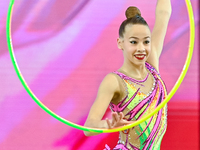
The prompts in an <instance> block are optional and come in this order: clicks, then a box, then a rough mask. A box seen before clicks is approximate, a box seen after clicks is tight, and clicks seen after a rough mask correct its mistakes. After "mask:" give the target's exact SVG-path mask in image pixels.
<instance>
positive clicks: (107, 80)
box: [100, 73, 120, 89]
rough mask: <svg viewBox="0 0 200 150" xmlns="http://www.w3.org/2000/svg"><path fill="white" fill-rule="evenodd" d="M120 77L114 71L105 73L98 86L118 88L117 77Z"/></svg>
mask: <svg viewBox="0 0 200 150" xmlns="http://www.w3.org/2000/svg"><path fill="white" fill-rule="evenodd" d="M119 78H120V77H119V76H118V75H116V74H115V73H109V74H107V75H106V76H105V77H104V79H103V81H102V82H101V85H100V86H104V87H108V88H113V89H115V88H118V87H119V80H120V79H119Z"/></svg>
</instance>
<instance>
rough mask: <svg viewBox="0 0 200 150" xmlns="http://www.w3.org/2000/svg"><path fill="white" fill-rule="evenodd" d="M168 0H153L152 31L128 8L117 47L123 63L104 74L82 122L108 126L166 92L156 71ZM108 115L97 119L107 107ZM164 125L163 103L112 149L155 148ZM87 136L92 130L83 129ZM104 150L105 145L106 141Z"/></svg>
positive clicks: (136, 114)
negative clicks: (105, 117)
mask: <svg viewBox="0 0 200 150" xmlns="http://www.w3.org/2000/svg"><path fill="white" fill-rule="evenodd" d="M171 11H172V9H171V2H170V0H157V5H156V20H155V25H154V28H153V31H152V32H151V31H150V28H149V26H148V24H147V22H146V21H145V20H144V18H143V17H142V16H141V12H140V10H139V9H138V8H137V7H133V6H131V7H129V8H128V9H127V10H126V12H125V14H126V18H127V19H126V20H124V21H123V22H122V24H121V26H120V28H119V38H118V39H117V45H118V48H119V49H121V50H122V53H123V56H124V62H123V64H122V66H121V68H119V69H118V70H117V71H114V72H112V73H109V74H108V75H106V76H105V78H104V79H103V81H102V82H101V84H100V87H99V90H98V93H97V97H96V99H95V101H94V103H93V105H92V107H91V109H90V112H89V115H88V117H87V120H86V122H85V125H84V126H86V127H92V128H104V129H113V128H116V127H120V126H124V125H127V124H130V123H132V122H134V121H136V120H138V119H140V118H142V117H143V116H145V115H147V114H148V113H150V112H152V110H154V109H155V108H156V107H157V106H158V105H159V104H160V103H161V102H162V101H163V100H164V99H165V97H166V95H167V92H166V87H165V85H164V82H163V81H162V79H161V77H160V74H159V57H160V55H161V52H162V49H163V43H164V38H165V35H166V32H167V26H168V22H169V19H170V16H171ZM108 107H110V109H111V110H112V118H111V119H105V120H104V119H102V118H103V116H104V114H105V112H106V110H107V108H108ZM166 127H167V106H164V107H163V108H162V109H161V110H160V111H159V112H157V113H156V114H155V115H153V116H152V117H150V118H149V119H147V120H146V121H144V122H143V123H141V124H139V125H137V126H135V127H133V128H131V129H127V130H124V131H120V133H119V141H118V143H116V146H115V148H114V149H113V150H159V149H160V145H161V141H162V138H163V136H164V134H165V131H166ZM84 134H85V135H86V136H92V135H97V134H98V133H95V132H87V131H84ZM105 150H110V147H109V146H108V145H106V147H105Z"/></svg>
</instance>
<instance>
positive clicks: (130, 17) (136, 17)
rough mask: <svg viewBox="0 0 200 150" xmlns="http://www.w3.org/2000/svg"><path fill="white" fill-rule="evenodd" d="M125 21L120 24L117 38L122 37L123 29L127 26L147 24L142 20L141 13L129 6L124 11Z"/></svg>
mask: <svg viewBox="0 0 200 150" xmlns="http://www.w3.org/2000/svg"><path fill="white" fill-rule="evenodd" d="M125 15H126V18H127V19H126V20H124V21H123V22H122V24H121V25H120V28H119V37H124V32H125V27H126V26H127V25H128V24H132V25H134V24H141V25H146V26H148V24H147V22H146V21H145V20H144V18H143V17H142V16H141V12H140V10H139V9H138V8H137V7H134V6H130V7H128V8H127V10H126V13H125Z"/></svg>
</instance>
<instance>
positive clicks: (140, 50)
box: [137, 44, 145, 52]
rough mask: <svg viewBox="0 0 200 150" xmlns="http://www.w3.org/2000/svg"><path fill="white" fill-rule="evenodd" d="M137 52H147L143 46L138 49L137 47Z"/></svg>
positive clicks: (140, 45)
mask: <svg viewBox="0 0 200 150" xmlns="http://www.w3.org/2000/svg"><path fill="white" fill-rule="evenodd" d="M137 51H139V52H144V51H145V47H144V45H143V44H139V45H138V47H137Z"/></svg>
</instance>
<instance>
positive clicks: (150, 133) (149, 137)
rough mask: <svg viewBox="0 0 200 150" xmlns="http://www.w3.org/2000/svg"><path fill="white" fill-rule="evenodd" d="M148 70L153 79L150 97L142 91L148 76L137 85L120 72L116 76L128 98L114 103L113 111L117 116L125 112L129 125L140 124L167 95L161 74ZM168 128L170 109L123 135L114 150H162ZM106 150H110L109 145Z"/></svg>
mask: <svg viewBox="0 0 200 150" xmlns="http://www.w3.org/2000/svg"><path fill="white" fill-rule="evenodd" d="M146 68H147V69H148V71H149V74H151V75H152V76H151V77H152V79H153V88H152V89H151V90H150V91H149V92H148V93H144V92H142V90H141V89H142V87H143V82H145V81H146V80H147V78H148V76H147V77H146V78H145V79H144V80H139V81H138V80H135V79H133V78H130V77H128V76H126V75H125V74H122V73H120V72H117V71H116V72H114V73H115V74H117V75H118V76H119V77H120V78H121V79H122V81H123V82H124V85H125V88H126V96H125V98H124V99H122V100H121V101H120V102H119V103H117V104H114V103H112V102H111V103H110V108H111V110H112V111H114V112H123V113H124V116H125V118H126V119H127V120H129V121H135V120H138V119H140V118H141V117H143V116H145V115H147V114H148V113H150V112H152V110H154V109H155V108H156V107H157V106H158V105H159V104H160V103H161V102H162V101H163V100H164V99H165V97H166V95H167V92H166V88H165V85H164V83H163V81H162V79H161V78H160V75H159V73H158V72H157V71H156V70H155V69H154V68H153V67H152V66H151V65H150V64H148V63H146ZM166 127H167V106H165V107H164V108H162V109H161V110H160V111H159V112H158V113H156V114H155V115H154V116H152V117H151V118H149V119H148V120H146V121H145V122H143V123H141V124H140V125H138V126H135V127H133V128H132V129H128V130H125V131H123V132H120V136H119V141H118V144H117V145H116V147H115V148H114V149H113V150H159V149H160V144H161V140H162V138H163V136H164V133H165V131H166ZM105 150H110V148H109V146H108V145H106V148H105Z"/></svg>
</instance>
